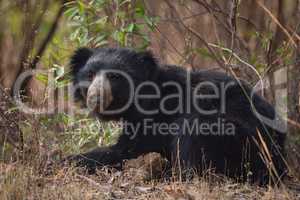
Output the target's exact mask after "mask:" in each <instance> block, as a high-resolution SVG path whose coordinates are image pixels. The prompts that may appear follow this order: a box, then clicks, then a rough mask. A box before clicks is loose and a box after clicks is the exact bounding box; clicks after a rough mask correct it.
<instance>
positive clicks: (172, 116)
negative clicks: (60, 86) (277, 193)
mask: <svg viewBox="0 0 300 200" xmlns="http://www.w3.org/2000/svg"><path fill="white" fill-rule="evenodd" d="M70 65H71V72H72V74H73V77H74V79H73V94H74V97H75V100H79V101H80V102H82V103H83V104H84V105H85V106H84V107H83V108H85V109H87V111H88V112H89V113H92V115H93V116H95V117H97V118H99V119H101V120H105V121H111V120H118V121H121V122H122V133H121V135H120V137H119V139H118V141H117V142H116V144H114V145H112V146H109V147H99V148H96V149H95V150H92V151H90V152H87V153H83V154H80V155H73V156H70V157H68V158H67V160H68V161H70V162H75V163H76V164H77V166H82V167H85V168H86V169H87V170H88V171H90V172H94V171H95V169H96V168H97V167H99V166H117V165H118V166H121V165H120V164H121V163H122V161H123V160H125V159H131V158H136V157H138V156H140V155H142V154H146V153H149V152H157V153H160V154H161V155H162V156H163V157H165V158H166V159H167V160H168V161H169V163H170V166H171V167H172V168H173V169H174V168H175V169H178V168H179V167H180V169H181V172H182V175H187V177H188V175H189V174H191V173H190V172H191V170H193V172H197V173H200V174H203V172H204V171H205V170H212V171H213V172H215V173H220V174H224V175H226V176H228V177H231V178H234V179H235V180H237V181H250V182H252V183H253V182H255V183H259V184H266V183H267V182H268V181H269V180H271V179H272V180H273V181H272V182H274V181H278V180H280V179H281V178H282V177H284V175H285V174H286V171H287V167H286V164H285V163H286V162H285V159H284V156H285V151H284V142H285V138H286V134H285V130H284V128H282V126H280V125H278V124H280V122H281V120H280V119H278V118H277V117H276V116H277V115H276V113H275V110H274V108H273V107H272V106H271V105H270V104H269V103H267V102H266V101H265V100H264V99H263V98H262V97H261V96H259V95H258V94H256V93H255V92H254V91H253V90H252V89H251V88H250V87H249V86H248V85H247V84H246V83H245V82H243V81H242V80H238V79H235V78H233V77H230V76H228V75H226V74H225V73H221V72H216V71H209V70H206V71H204V70H202V71H201V70H187V69H184V68H182V67H178V66H175V65H162V64H159V63H158V61H157V60H156V59H155V58H154V57H153V56H152V54H151V52H148V51H144V52H137V51H135V50H131V49H127V48H97V49H90V48H80V49H78V50H77V51H76V52H75V53H74V55H73V56H72V57H71V62H70ZM184 177H186V176H184Z"/></svg>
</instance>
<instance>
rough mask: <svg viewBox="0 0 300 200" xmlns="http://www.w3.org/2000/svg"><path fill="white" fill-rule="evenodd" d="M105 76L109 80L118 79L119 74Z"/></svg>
mask: <svg viewBox="0 0 300 200" xmlns="http://www.w3.org/2000/svg"><path fill="white" fill-rule="evenodd" d="M106 76H107V77H108V78H109V79H119V78H120V74H118V73H108V74H107V75H106Z"/></svg>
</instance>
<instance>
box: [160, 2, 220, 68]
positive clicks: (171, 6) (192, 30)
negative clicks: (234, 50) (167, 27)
mask: <svg viewBox="0 0 300 200" xmlns="http://www.w3.org/2000/svg"><path fill="white" fill-rule="evenodd" d="M165 2H166V3H167V5H168V6H169V7H170V8H171V9H172V10H173V11H174V12H175V13H176V15H177V17H178V20H179V23H180V24H181V25H182V26H183V27H184V28H185V29H186V30H188V31H189V32H190V33H192V34H193V35H194V36H196V37H197V38H198V39H199V40H200V41H201V43H203V45H204V46H205V47H206V48H207V49H208V51H209V52H210V53H211V55H212V56H213V57H214V58H215V60H216V62H217V63H218V64H219V65H220V67H221V68H223V69H224V70H226V66H225V65H224V63H223V62H222V61H220V60H219V59H218V56H217V55H216V53H215V52H214V50H213V49H212V48H211V47H210V46H209V45H208V43H207V42H206V41H205V39H203V38H202V36H201V35H200V34H199V33H198V32H197V31H195V30H194V29H193V28H190V27H188V26H187V25H186V24H185V23H184V22H183V21H182V20H181V19H180V17H179V16H180V15H179V13H178V12H177V10H176V8H175V7H174V6H173V5H172V4H171V3H170V2H169V1H168V0H165Z"/></svg>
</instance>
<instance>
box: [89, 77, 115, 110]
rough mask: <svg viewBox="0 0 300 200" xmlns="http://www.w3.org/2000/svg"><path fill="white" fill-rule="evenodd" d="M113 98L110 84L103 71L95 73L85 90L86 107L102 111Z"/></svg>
mask: <svg viewBox="0 0 300 200" xmlns="http://www.w3.org/2000/svg"><path fill="white" fill-rule="evenodd" d="M112 100H113V96H112V90H111V84H110V81H109V80H108V78H107V77H106V75H105V74H104V73H100V74H97V75H96V77H95V78H94V80H93V81H92V84H91V85H90V86H89V88H88V91H87V99H86V104H87V107H88V108H89V109H90V110H91V111H94V112H98V113H102V112H104V111H105V109H107V107H108V106H109V105H110V104H111V102H112Z"/></svg>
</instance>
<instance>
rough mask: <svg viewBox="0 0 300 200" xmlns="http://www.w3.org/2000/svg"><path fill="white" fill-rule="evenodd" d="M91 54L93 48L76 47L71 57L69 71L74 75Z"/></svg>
mask: <svg viewBox="0 0 300 200" xmlns="http://www.w3.org/2000/svg"><path fill="white" fill-rule="evenodd" d="M92 55H93V49H90V48H86V47H82V48H79V49H77V50H76V51H75V52H74V54H73V55H72V57H71V61H70V65H71V73H72V75H73V76H75V75H76V74H77V73H78V72H79V70H80V69H81V68H82V67H83V66H84V65H85V64H86V62H87V61H88V59H89V58H90V57H91V56H92Z"/></svg>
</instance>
